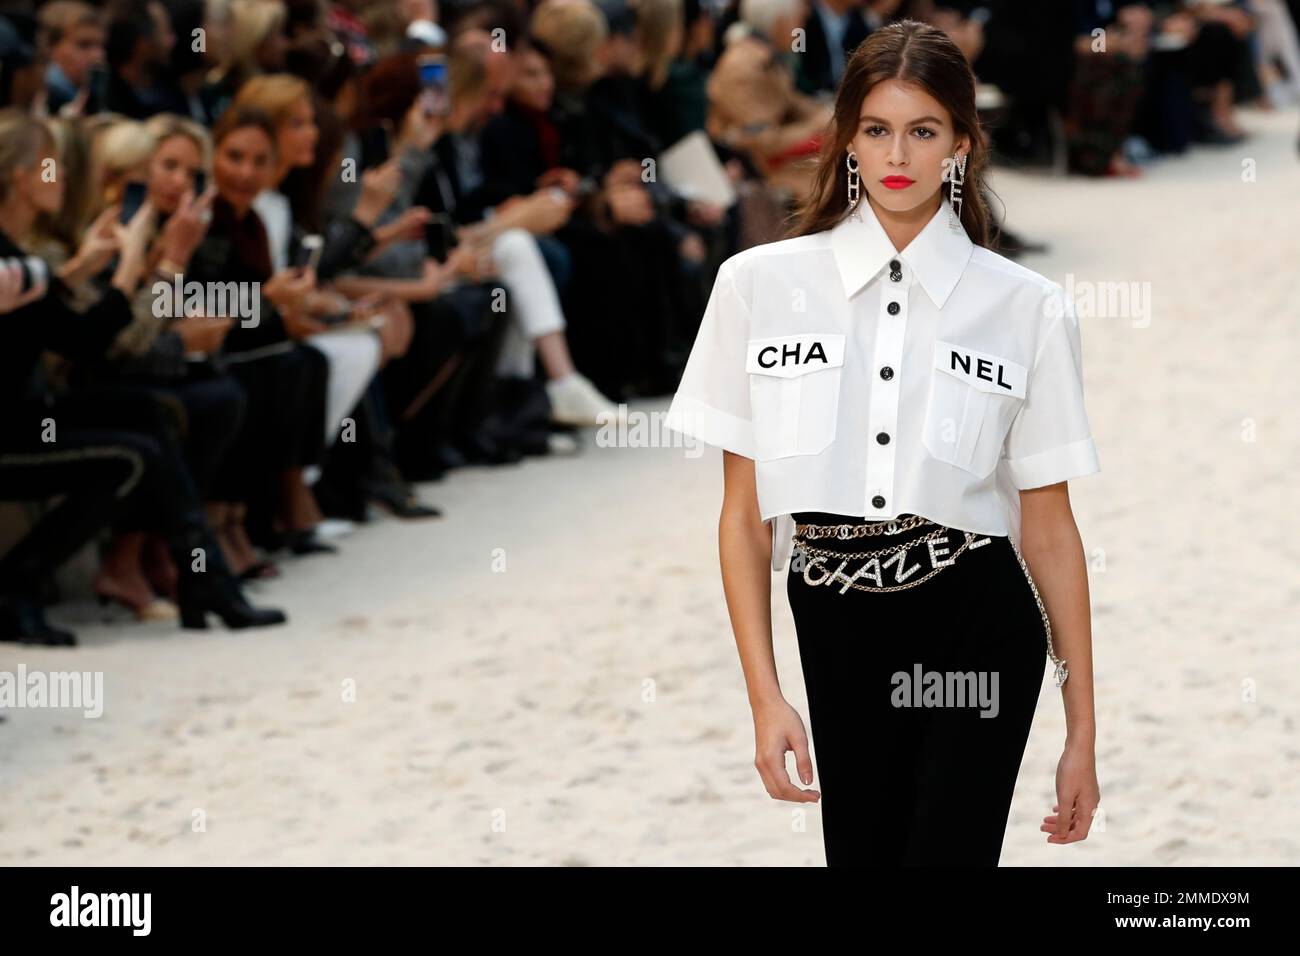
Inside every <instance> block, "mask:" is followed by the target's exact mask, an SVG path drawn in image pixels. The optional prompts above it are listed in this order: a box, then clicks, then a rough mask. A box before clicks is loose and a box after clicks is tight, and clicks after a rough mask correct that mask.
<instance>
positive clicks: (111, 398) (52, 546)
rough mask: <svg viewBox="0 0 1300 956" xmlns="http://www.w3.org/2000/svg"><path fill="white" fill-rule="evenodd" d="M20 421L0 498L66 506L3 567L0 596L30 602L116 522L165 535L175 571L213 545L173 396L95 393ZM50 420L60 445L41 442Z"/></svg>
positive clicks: (8, 439)
mask: <svg viewBox="0 0 1300 956" xmlns="http://www.w3.org/2000/svg"><path fill="white" fill-rule="evenodd" d="M19 417H20V418H21V419H22V420H21V421H20V422H18V423H16V425H15V427H13V428H12V429H11V430H10V431H9V432H8V433H7V434H6V436H5V437H4V439H3V440H0V500H12V501H22V500H27V499H31V498H45V497H48V496H50V495H55V494H61V495H63V498H62V499H61V500H60V502H59V503H58V504H57V505H55V507H53V508H52V509H50V510H49V511H48V512H46V513H45V515H44V516H43V517H42V518H41V520H40V521H39V522H38V523H37V524H36V526H35V527H33V528H32V529H31V531H30V532H28V534H27V536H26V537H24V538H23V539H22V540H21V541H19V542H18V544H16V545H15V546H14V547H13V548H12V549H11V550H10V551H9V553H8V554H6V555H4V557H3V558H2V559H0V591H3V592H5V593H9V594H21V595H26V596H32V595H33V594H34V593H35V592H36V589H37V588H38V585H39V583H40V581H41V580H42V579H43V577H44V576H45V575H47V574H49V573H50V572H52V571H53V570H55V569H56V568H57V567H58V566H59V565H60V564H62V563H63V561H65V560H67V558H68V557H70V556H71V555H72V554H74V553H75V552H76V550H77V549H78V548H80V547H81V546H82V545H83V544H85V543H86V541H88V540H90V538H91V536H93V535H94V534H95V533H96V532H97V531H98V530H99V529H100V528H102V527H105V526H106V525H107V524H108V523H109V522H110V521H113V520H114V519H116V520H117V522H118V524H119V527H120V528H122V529H124V530H146V531H155V532H158V533H159V534H162V535H163V536H164V537H166V538H167V539H168V543H169V545H170V546H171V547H172V549H173V552H174V556H179V557H178V566H179V564H180V563H187V562H188V552H189V549H190V548H192V547H194V546H196V545H202V546H204V547H208V545H207V541H206V535H207V525H206V522H205V520H204V514H203V507H202V503H201V501H200V499H199V494H198V489H197V488H196V487H195V485H194V480H193V478H192V476H191V475H190V471H189V468H188V466H187V464H186V462H185V455H184V451H183V449H182V447H181V441H180V437H179V426H180V422H179V421H178V419H177V418H176V416H175V409H174V407H173V403H172V402H171V401H169V400H168V399H167V397H166V396H164V395H162V394H160V393H157V392H153V391H151V390H149V389H146V388H132V387H125V386H113V387H107V388H98V387H93V386H92V387H87V388H84V389H79V390H77V391H75V392H73V393H71V394H69V395H66V396H63V397H61V398H60V399H59V401H57V402H56V403H55V404H54V405H53V406H52V407H51V408H49V409H47V410H45V411H38V410H35V409H28V410H24V411H23V412H22V413H21V415H20V416H19ZM43 417H48V418H50V419H51V420H52V421H53V422H54V425H55V428H56V431H55V432H54V435H53V437H54V440H53V441H50V442H42V441H40V440H39V439H40V435H41V419H42V418H43ZM209 550H211V549H210V548H209ZM219 559H220V555H216V554H214V555H212V556H210V558H209V563H210V564H214V563H215V564H217V566H219V567H221V566H222V565H220V564H219Z"/></svg>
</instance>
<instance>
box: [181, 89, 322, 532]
mask: <svg viewBox="0 0 1300 956" xmlns="http://www.w3.org/2000/svg"><path fill="white" fill-rule="evenodd" d="M213 150H214V152H213V162H212V178H213V185H214V186H215V187H216V196H215V198H214V199H213V200H212V222H211V224H210V225H209V227H208V231H207V233H206V234H205V235H204V237H203V240H202V242H200V243H199V246H198V248H197V249H196V250H195V252H194V255H193V256H192V257H191V259H190V264H189V269H188V270H187V271H186V273H185V276H184V278H185V282H186V286H187V287H189V286H191V285H193V284H196V283H197V284H198V285H199V286H200V287H203V288H234V289H236V290H237V291H238V293H239V295H240V297H241V300H247V304H251V305H253V306H255V307H256V311H255V314H254V315H252V316H241V317H240V318H239V319H238V320H237V321H236V322H235V323H234V324H233V325H232V327H231V329H230V331H229V332H228V333H227V334H226V339H225V341H224V343H223V344H222V349H221V352H220V357H221V360H222V361H223V362H224V363H225V365H226V367H228V368H229V370H230V372H231V373H232V374H233V375H234V376H235V378H237V379H238V380H239V382H240V384H241V385H242V386H243V389H244V391H245V393H246V395H247V409H248V411H247V414H246V416H245V421H244V426H243V428H242V429H241V430H240V433H239V436H238V438H237V439H236V441H235V444H234V446H233V447H232V448H231V449H230V451H229V453H228V454H227V455H226V456H225V460H224V461H223V463H222V467H221V468H219V469H218V473H217V476H216V480H215V485H216V488H215V491H214V497H216V498H217V500H221V501H240V502H245V503H246V504H247V505H248V512H247V516H246V517H245V519H244V520H243V521H241V522H238V523H237V526H235V527H231V528H229V529H228V534H229V536H230V538H231V540H239V541H241V545H242V541H243V539H244V537H245V535H246V534H247V537H248V538H249V539H250V540H255V541H260V542H261V543H263V544H266V545H269V546H275V545H279V544H287V545H288V546H289V547H290V548H291V549H292V550H293V551H294V552H295V553H307V552H309V551H315V550H334V549H333V547H332V546H329V545H325V544H322V543H320V542H317V541H316V540H315V538H314V534H313V528H314V526H315V523H316V521H317V520H319V512H318V511H317V509H316V506H315V502H314V501H313V500H312V497H311V491H310V489H309V488H308V487H307V485H306V484H305V483H304V481H303V469H304V468H306V467H307V466H309V465H315V464H318V463H319V462H320V459H321V455H322V453H323V448H324V431H325V424H324V422H325V394H326V388H327V377H328V365H327V363H326V360H325V357H324V356H323V355H322V354H321V353H320V352H319V351H318V350H316V349H314V348H311V347H309V346H307V345H306V344H304V343H303V341H302V340H303V339H305V338H307V337H308V336H310V335H312V334H315V333H316V332H319V331H321V325H320V323H319V322H318V321H316V319H315V318H313V317H312V315H311V314H310V312H309V311H308V308H307V304H308V299H309V296H310V295H311V293H312V292H313V290H314V289H315V275H314V274H313V273H312V272H311V271H310V270H303V269H284V270H280V271H278V272H277V271H275V270H273V269H272V265H271V250H270V245H269V243H268V240H267V235H266V229H265V227H264V226H263V224H262V221H261V219H260V217H259V216H258V215H257V213H256V211H254V209H253V202H254V200H255V199H256V197H257V195H258V194H259V193H260V192H261V191H262V190H263V189H264V188H265V187H266V184H267V183H268V182H269V180H270V177H271V175H272V173H273V171H274V169H275V163H276V148H275V127H274V125H273V124H272V122H271V119H270V117H268V116H267V115H266V114H265V113H263V112H261V111H259V110H253V109H248V108H244V107H239V108H236V107H231V108H230V109H228V110H227V111H226V112H225V113H223V114H222V115H221V119H220V120H218V121H217V125H216V127H215V128H214V129H213ZM232 284H233V285H232ZM249 550H250V551H251V548H250V549H249Z"/></svg>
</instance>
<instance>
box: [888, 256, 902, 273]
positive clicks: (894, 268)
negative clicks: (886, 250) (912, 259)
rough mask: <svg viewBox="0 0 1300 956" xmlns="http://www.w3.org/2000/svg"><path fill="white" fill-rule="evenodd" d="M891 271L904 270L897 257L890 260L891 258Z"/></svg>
mask: <svg viewBox="0 0 1300 956" xmlns="http://www.w3.org/2000/svg"><path fill="white" fill-rule="evenodd" d="M889 271H890V272H901V271H903V267H902V265H900V264H899V261H898V260H897V259H890V260H889Z"/></svg>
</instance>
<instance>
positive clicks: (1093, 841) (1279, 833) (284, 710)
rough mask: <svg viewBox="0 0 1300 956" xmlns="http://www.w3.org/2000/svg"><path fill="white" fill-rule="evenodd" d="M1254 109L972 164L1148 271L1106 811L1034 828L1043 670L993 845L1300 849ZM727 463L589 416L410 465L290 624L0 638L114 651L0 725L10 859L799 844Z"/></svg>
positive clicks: (1103, 633) (1271, 237) (1110, 260)
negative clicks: (1102, 172)
mask: <svg viewBox="0 0 1300 956" xmlns="http://www.w3.org/2000/svg"><path fill="white" fill-rule="evenodd" d="M1244 121H1245V122H1246V123H1247V124H1248V126H1249V128H1250V129H1251V130H1252V131H1253V133H1254V136H1253V137H1252V139H1251V140H1250V141H1249V142H1247V143H1245V144H1242V146H1240V147H1233V148H1229V149H1223V150H1216V151H1212V150H1208V149H1202V150H1197V151H1196V152H1194V153H1192V154H1189V155H1188V156H1186V157H1183V158H1173V159H1168V160H1165V161H1164V162H1163V163H1161V164H1160V165H1159V166H1158V167H1155V168H1152V169H1150V170H1148V172H1147V174H1146V176H1145V177H1144V178H1143V179H1141V180H1139V181H1134V182H1120V181H1101V182H1091V181H1084V180H1077V179H1071V180H1057V179H1046V178H1037V177H1030V176H1026V175H1016V174H1012V173H1009V172H1006V171H999V172H998V173H997V175H996V178H995V182H994V185H995V188H996V190H997V191H998V193H999V194H1000V195H1001V196H1002V198H1003V199H1004V200H1005V203H1006V205H1007V207H1008V209H1009V211H1010V213H1009V223H1010V225H1011V226H1012V227H1013V228H1015V229H1017V230H1019V231H1021V232H1023V233H1024V234H1026V235H1027V236H1030V237H1039V238H1042V239H1044V240H1047V241H1049V242H1050V243H1051V251H1050V254H1049V255H1045V256H1038V257H1034V258H1031V259H1027V260H1025V264H1026V265H1028V266H1029V267H1031V268H1033V269H1036V270H1037V271H1040V272H1042V273H1044V274H1045V275H1048V276H1050V277H1051V278H1053V279H1056V280H1058V281H1062V282H1066V281H1067V275H1071V276H1072V277H1073V278H1072V281H1073V282H1074V283H1075V285H1076V287H1079V288H1081V289H1084V290H1087V289H1088V288H1090V287H1089V286H1087V285H1086V283H1090V282H1120V283H1137V284H1138V285H1137V286H1136V287H1135V288H1136V289H1137V290H1138V291H1139V292H1141V291H1142V290H1144V289H1145V290H1149V296H1150V313H1149V322H1148V321H1147V320H1146V319H1144V318H1142V317H1141V316H1140V315H1139V316H1136V317H1135V316H1134V315H1132V314H1129V315H1125V316H1113V315H1095V316H1087V315H1085V317H1084V322H1083V339H1084V343H1085V349H1086V357H1085V368H1086V372H1087V384H1088V389H1089V410H1090V414H1091V417H1092V421H1093V425H1094V431H1095V435H1096V438H1097V442H1098V445H1099V448H1100V453H1101V460H1102V469H1103V470H1102V473H1101V474H1099V475H1095V476H1092V477H1089V478H1087V479H1083V480H1081V481H1079V482H1077V483H1076V484H1075V485H1074V486H1073V489H1072V493H1073V500H1074V503H1075V512H1076V515H1077V518H1078V522H1079V526H1080V528H1081V530H1082V533H1083V536H1084V541H1085V546H1086V548H1087V550H1088V553H1089V556H1090V560H1091V562H1092V564H1093V568H1092V572H1091V587H1092V599H1093V606H1094V614H1095V617H1094V641H1095V647H1096V664H1097V682H1098V717H1099V727H1098V758H1099V773H1100V780H1101V788H1102V806H1103V809H1104V812H1105V821H1104V823H1105V826H1104V830H1101V829H1100V828H1098V829H1095V830H1094V833H1093V836H1092V837H1091V838H1090V839H1089V840H1087V841H1086V842H1085V843H1083V844H1080V845H1075V846H1070V847H1064V848H1063V847H1056V846H1048V845H1046V844H1045V843H1044V839H1045V836H1044V834H1041V833H1039V831H1038V824H1039V820H1040V818H1041V817H1042V816H1043V815H1044V814H1045V813H1047V812H1048V811H1049V808H1050V805H1051V803H1052V797H1053V773H1054V768H1055V761H1056V759H1057V757H1058V756H1059V754H1060V745H1061V740H1062V733H1063V718H1062V713H1061V707H1060V703H1059V694H1058V692H1057V691H1056V690H1055V688H1054V687H1052V686H1051V684H1050V682H1046V684H1045V687H1044V689H1043V693H1042V697H1041V702H1040V710H1039V714H1038V717H1037V720H1036V722H1035V725H1034V731H1033V734H1032V737H1031V740H1030V745H1029V752H1028V754H1027V757H1026V760H1025V764H1024V768H1023V771H1022V774H1021V778H1020V782H1019V785H1018V789H1017V792H1016V797H1015V802H1014V806H1013V810H1012V815H1011V820H1010V824H1009V827H1008V834H1007V838H1006V844H1005V851H1004V854H1003V864H1004V865H1098V864H1113V865H1134V864H1158V865H1162V864H1170V865H1179V866H1182V865H1196V864H1209V865H1218V864H1296V863H1300V835H1298V834H1300V826H1297V820H1296V816H1297V808H1300V743H1298V742H1297V729H1298V728H1297V707H1298V706H1300V705H1298V704H1297V701H1298V700H1300V650H1298V643H1297V636H1298V635H1297V622H1298V621H1300V574H1297V570H1296V569H1297V567H1298V566H1300V553H1298V552H1300V534H1297V530H1298V529H1297V519H1296V516H1295V515H1296V508H1295V490H1296V480H1297V473H1298V469H1300V421H1297V409H1300V376H1297V374H1296V365H1297V358H1298V357H1300V307H1298V306H1297V298H1296V290H1295V281H1296V274H1297V266H1298V265H1300V227H1297V224H1296V210H1297V209H1300V168H1298V163H1297V158H1298V157H1297V153H1296V151H1295V146H1294V142H1295V138H1296V133H1297V125H1298V124H1297V117H1296V115H1295V114H1294V113H1284V114H1274V115H1266V114H1248V115H1247V116H1245V117H1244ZM1243 159H1249V160H1252V161H1253V169H1254V171H1255V181H1253V182H1251V181H1243ZM1080 283H1083V284H1084V285H1080ZM1143 284H1146V285H1143ZM666 405H667V402H666V401H663V402H659V403H653V404H649V405H646V406H643V407H642V408H641V410H646V411H650V410H656V409H658V410H662V409H663V408H665V407H666ZM720 471H721V469H720V464H719V453H718V452H717V451H716V450H712V449H710V450H706V451H705V452H704V454H703V455H702V456H701V457H698V458H690V457H687V456H686V455H685V454H684V453H683V451H682V450H681V449H670V448H599V447H596V446H595V442H594V440H591V441H589V445H588V447H586V448H585V449H584V451H583V454H581V455H580V456H578V457H577V458H570V459H550V460H543V461H539V460H532V461H529V462H527V463H526V464H525V465H523V466H522V467H515V468H501V469H475V470H472V471H470V470H467V471H463V472H458V473H455V474H454V475H452V476H451V477H450V478H449V479H448V480H447V481H446V482H442V483H439V484H436V485H431V486H429V487H428V488H426V489H425V496H426V497H427V498H428V499H429V500H431V501H434V502H436V503H438V504H439V505H441V506H443V507H444V508H445V509H446V512H447V515H448V517H447V518H445V519H444V520H442V521H441V522H437V523H423V524H421V523H410V524H401V523H397V522H394V521H391V520H384V521H383V522H381V523H378V524H374V525H370V526H368V527H364V528H362V529H360V530H359V531H358V532H357V534H355V535H354V536H352V537H351V538H349V539H346V540H345V541H344V542H343V549H344V553H343V554H342V555H341V556H339V557H335V558H329V557H321V558H310V559H303V560H300V561H298V562H296V563H295V564H293V565H291V566H290V567H289V568H288V573H287V575H286V577H284V578H282V579H280V580H279V581H277V582H274V583H272V584H269V585H267V586H265V587H263V588H262V589H261V590H260V591H259V592H258V594H259V597H261V598H262V599H264V600H265V601H266V602H268V603H275V604H279V605H282V606H284V607H286V608H287V609H288V610H289V611H290V613H291V614H292V618H293V620H292V623H291V626H290V627H288V628H286V629H279V630H270V631H263V632H256V633H243V634H240V633H230V632H225V631H220V630H214V631H210V632H207V633H203V634H190V633H181V632H179V631H177V630H175V629H171V628H166V627H142V626H135V625H130V626H128V625H126V624H125V623H124V624H121V625H116V626H113V625H92V626H83V627H81V628H80V632H79V633H80V635H81V637H82V641H83V645H84V646H83V647H81V648H79V649H77V650H75V651H72V652H60V651H56V650H52V649H40V650H37V649H32V650H29V649H22V648H18V647H16V646H15V645H12V644H6V645H0V670H9V671H13V670H14V669H16V667H17V665H18V664H19V663H23V664H25V665H26V666H27V667H28V668H29V669H44V670H50V669H71V668H76V669H78V670H90V671H102V672H103V673H104V679H105V696H106V704H105V709H104V714H103V716H102V717H100V718H98V719H85V718H83V717H81V716H80V714H79V713H78V712H75V711H69V710H50V709H46V710H27V709H24V710H11V711H9V712H8V714H7V720H6V721H5V722H4V723H2V724H0V863H3V864H23V863H27V864H95V865H99V864H110V863H114V864H187V863H189V864H235V863H279V864H301V863H326V864H332V863H357V864H377V863H395V864H425V863H436V864H453V863H454V864H480V863H481V864H652V865H659V864H820V863H821V862H822V860H823V857H822V845H821V833H820V829H819V819H818V811H817V810H816V808H815V807H814V808H811V809H809V810H808V812H807V815H806V819H804V820H802V821H801V819H800V810H799V808H797V807H796V806H795V805H792V804H785V803H778V802H775V801H772V800H771V799H770V798H768V797H767V795H766V794H765V792H764V791H763V788H762V786H761V785H760V783H759V780H758V778H757V775H756V774H755V772H754V769H753V765H752V762H753V735H752V724H751V721H750V716H749V711H748V707H747V703H746V698H745V693H744V687H743V685H742V681H741V674H740V669H739V667H738V665H737V661H736V653H735V648H734V644H733V642H732V638H731V634H730V630H729V627H728V623H727V616H726V611H725V607H724V604H723V599H722V591H721V585H720V582H719V579H718V573H717V564H716V543H715V530H714V528H715V521H716V513H717V505H718V497H719V493H720V487H721V474H720ZM775 580H776V582H777V585H778V586H777V587H775V588H774V594H775V600H774V605H775V614H776V641H777V647H778V659H779V664H780V668H781V673H782V677H783V684H784V686H785V689H786V693H787V695H788V697H789V698H790V700H791V701H792V703H794V704H795V706H796V707H798V708H799V710H800V712H801V713H803V714H804V715H805V717H806V714H807V711H806V706H805V700H804V696H803V688H802V681H801V678H800V674H799V666H798V657H797V650H796V647H795V642H794V635H793V628H792V625H791V622H790V614H789V609H788V607H787V606H786V603H785V596H784V588H783V587H782V586H780V585H781V583H782V582H781V580H780V579H775ZM55 617H56V619H57V618H58V615H55ZM64 619H65V620H66V617H65V618H64ZM862 639H863V640H870V634H869V633H864V634H863V636H862ZM1045 681H1046V676H1045ZM349 687H355V699H347V698H346V697H345V694H346V691H347V688H349ZM960 799H961V795H960V793H957V794H954V806H955V807H956V806H957V805H959V804H960ZM196 811H201V813H202V817H201V819H202V821H203V823H204V827H203V828H201V829H199V830H198V831H196V829H195V826H194V820H195V819H198V817H196ZM882 825H886V824H884V823H883V822H882ZM954 838H955V839H957V838H960V827H959V826H958V827H956V828H955V832H954Z"/></svg>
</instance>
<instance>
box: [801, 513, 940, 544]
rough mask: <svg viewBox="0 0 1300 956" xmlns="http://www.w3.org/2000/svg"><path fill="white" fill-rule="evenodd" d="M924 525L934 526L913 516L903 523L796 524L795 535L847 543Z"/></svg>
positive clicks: (928, 521) (930, 522) (925, 519)
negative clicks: (835, 539) (853, 539)
mask: <svg viewBox="0 0 1300 956" xmlns="http://www.w3.org/2000/svg"><path fill="white" fill-rule="evenodd" d="M924 524H934V522H933V521H931V520H930V519H929V518H923V517H921V516H920V515H913V516H912V517H910V518H905V519H904V520H902V521H876V522H872V523H870V524H796V525H795V526H794V530H795V533H796V534H797V535H799V536H800V537H803V538H807V539H809V540H810V541H811V540H813V539H816V538H838V539H840V540H841V541H847V540H848V539H850V538H870V537H873V536H876V535H886V534H898V533H899V532H901V531H911V530H912V529H913V528H919V527H921V525H924Z"/></svg>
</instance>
